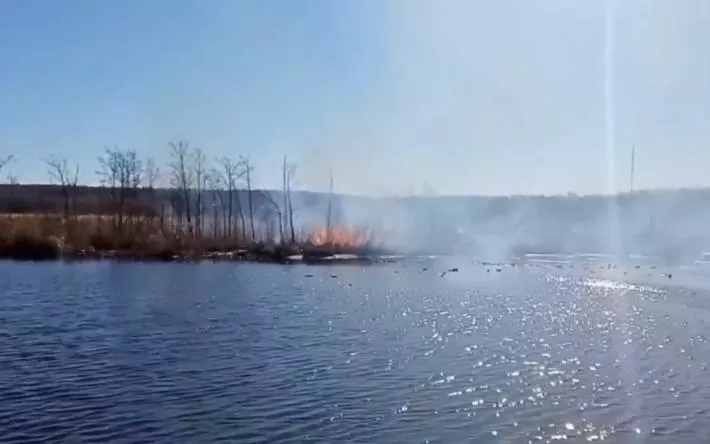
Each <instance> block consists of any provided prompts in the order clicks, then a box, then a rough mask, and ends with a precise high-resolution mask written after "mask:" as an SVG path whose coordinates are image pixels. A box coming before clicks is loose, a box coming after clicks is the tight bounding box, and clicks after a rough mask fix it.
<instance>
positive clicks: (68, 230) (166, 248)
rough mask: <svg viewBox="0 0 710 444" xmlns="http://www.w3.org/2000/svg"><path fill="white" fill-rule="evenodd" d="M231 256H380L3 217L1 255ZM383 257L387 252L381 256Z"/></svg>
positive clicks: (74, 220) (94, 222)
mask: <svg viewBox="0 0 710 444" xmlns="http://www.w3.org/2000/svg"><path fill="white" fill-rule="evenodd" d="M224 252H228V253H230V255H229V256H228V257H235V256H234V255H233V253H234V252H239V258H243V259H252V260H266V261H287V260H288V257H289V256H291V255H295V254H303V256H304V257H310V258H319V257H323V256H328V255H332V254H335V253H351V254H359V255H368V254H376V253H377V252H376V251H375V249H374V248H371V247H368V246H364V245H359V246H357V245H352V246H350V247H348V246H343V245H314V244H312V243H310V242H306V243H300V244H297V245H275V244H268V243H263V242H257V243H250V242H245V241H244V240H242V239H231V238H223V237H219V238H212V237H209V236H194V235H188V233H187V232H185V231H184V230H176V229H173V228H170V227H166V226H164V225H161V224H160V222H159V220H158V219H156V218H135V219H131V220H125V221H124V222H123V224H122V227H121V229H120V230H119V229H117V227H116V225H115V220H114V218H113V217H112V216H103V215H78V216H72V217H69V218H66V219H65V218H64V217H63V216H62V215H57V214H33V213H31V214H0V257H6V258H16V259H54V258H59V257H70V258H78V257H90V258H93V257H126V258H131V259H162V260H172V259H176V258H193V259H198V258H204V257H214V253H224ZM380 253H382V252H380Z"/></svg>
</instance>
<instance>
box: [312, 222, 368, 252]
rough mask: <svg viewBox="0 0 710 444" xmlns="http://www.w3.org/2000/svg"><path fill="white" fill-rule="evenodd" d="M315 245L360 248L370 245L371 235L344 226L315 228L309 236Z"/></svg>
mask: <svg viewBox="0 0 710 444" xmlns="http://www.w3.org/2000/svg"><path fill="white" fill-rule="evenodd" d="M309 238H310V240H311V242H312V243H313V244H314V245H338V246H348V247H358V246H362V245H365V244H366V243H368V241H369V239H370V233H369V231H368V230H362V229H357V228H348V227H343V226H335V227H331V228H330V230H327V229H326V228H325V227H316V228H314V229H313V230H312V231H311V233H310V236H309Z"/></svg>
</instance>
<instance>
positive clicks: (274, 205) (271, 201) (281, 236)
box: [261, 191, 284, 242]
mask: <svg viewBox="0 0 710 444" xmlns="http://www.w3.org/2000/svg"><path fill="white" fill-rule="evenodd" d="M261 194H262V197H263V199H264V200H265V201H266V203H267V204H268V205H269V206H270V207H271V208H272V209H273V211H274V212H275V213H276V215H277V216H278V221H279V240H280V241H281V242H283V240H284V225H283V212H282V211H281V208H279V204H278V203H276V201H275V200H274V197H273V196H272V195H271V193H269V192H268V191H263V192H262V193H261Z"/></svg>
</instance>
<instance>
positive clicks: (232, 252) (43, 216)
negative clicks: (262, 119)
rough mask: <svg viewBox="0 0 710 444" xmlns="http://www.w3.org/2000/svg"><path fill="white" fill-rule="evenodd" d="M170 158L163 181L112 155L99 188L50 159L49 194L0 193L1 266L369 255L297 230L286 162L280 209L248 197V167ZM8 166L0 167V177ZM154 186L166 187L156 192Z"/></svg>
mask: <svg viewBox="0 0 710 444" xmlns="http://www.w3.org/2000/svg"><path fill="white" fill-rule="evenodd" d="M169 148H170V156H171V160H170V163H169V164H168V165H167V167H168V168H167V172H166V174H161V171H160V169H159V168H158V166H157V165H156V164H155V162H154V161H153V160H152V159H145V160H141V159H140V158H139V156H138V154H137V152H136V151H135V150H130V149H120V148H118V147H114V148H107V149H105V150H104V152H103V154H102V155H101V156H100V157H99V158H98V161H99V166H100V168H99V171H97V173H96V175H97V177H98V179H99V181H100V184H101V186H100V187H89V186H82V185H80V184H79V183H78V182H79V165H70V163H69V161H68V160H67V159H66V158H63V157H56V156H53V157H50V158H48V159H45V160H44V162H45V164H46V165H47V168H48V170H47V172H48V174H49V177H50V178H51V179H52V181H53V182H54V183H55V184H54V185H32V186H23V185H19V184H17V183H16V181H13V182H12V183H11V184H10V185H0V257H10V258H17V259H52V258H58V257H64V258H102V257H117V258H132V259H162V260H174V259H198V258H232V259H254V260H279V261H286V260H288V258H289V257H290V256H294V255H303V257H304V259H308V258H311V259H315V258H322V257H324V256H328V255H333V254H334V253H350V254H360V255H362V254H363V253H373V252H374V251H375V249H374V248H373V245H372V243H371V242H370V241H368V242H363V239H361V238H360V237H355V236H351V237H348V235H344V233H350V232H349V231H347V230H346V231H343V230H340V231H337V230H336V231H334V236H331V235H330V234H329V233H330V230H331V229H330V228H327V229H326V233H324V232H323V229H319V230H317V231H316V232H310V230H308V229H307V227H301V228H300V229H299V228H297V227H296V226H295V224H294V212H295V210H294V206H293V201H292V197H291V187H292V181H293V177H294V175H295V170H296V167H295V165H294V164H290V163H288V162H286V159H285V158H284V162H283V171H282V176H283V203H282V205H280V204H279V203H277V202H276V200H275V199H274V198H273V197H272V196H271V194H270V192H266V191H261V190H254V189H253V187H252V180H253V176H252V175H253V171H254V166H253V165H252V164H251V163H250V161H249V159H248V158H244V157H240V158H239V160H233V159H230V158H228V157H222V158H219V159H216V160H215V162H214V164H212V163H211V162H209V161H208V159H207V157H206V156H205V154H204V153H203V152H202V150H200V149H198V148H191V147H190V146H189V145H188V144H187V143H186V142H176V143H171V144H170V145H169ZM11 160H13V157H12V156H9V157H7V158H5V159H3V160H2V161H0V170H2V168H3V167H5V166H6V165H7V164H8V163H9V162H10V161H11ZM161 177H162V178H163V179H165V183H167V184H169V186H168V187H165V186H164V187H161V188H159V187H158V186H157V185H158V183H159V181H160V179H161ZM240 185H241V186H243V187H245V188H246V189H244V188H242V189H240V188H239V187H240ZM329 211H330V209H329ZM328 217H330V215H329V216H328ZM328 226H330V221H328ZM368 239H369V238H368Z"/></svg>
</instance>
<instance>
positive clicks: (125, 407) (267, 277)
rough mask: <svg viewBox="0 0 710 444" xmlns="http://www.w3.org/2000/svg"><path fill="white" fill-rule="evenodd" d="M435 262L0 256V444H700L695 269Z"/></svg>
mask: <svg viewBox="0 0 710 444" xmlns="http://www.w3.org/2000/svg"><path fill="white" fill-rule="evenodd" d="M450 266H451V264H448V263H447V264H439V263H437V262H435V261H434V262H432V263H429V264H426V265H421V264H407V265H403V264H390V265H380V266H371V267H359V266H330V267H306V266H277V265H265V264H249V263H202V264H178V263H172V264H135V263H110V262H103V263H101V262H96V263H89V262H87V263H61V262H55V263H14V262H2V263H0V282H2V287H1V288H2V303H0V341H2V342H1V343H0V345H1V347H0V393H1V394H2V396H0V430H2V432H3V435H2V442H8V443H14V442H17V443H20V442H22V443H25V442H35V441H40V440H43V441H46V442H131V443H136V442H164V443H179V442H239V443H257V442H264V443H266V442H268V443H281V442H284V443H285V442H293V443H296V442H324V443H326V442H362V443H373V442H377V443H400V442H402V443H424V442H429V443H438V442H440V443H450V442H476V443H486V442H491V443H494V442H529V441H532V442H547V441H552V440H556V439H567V440H572V441H573V442H575V441H578V442H588V441H595V440H606V441H607V442H659V443H660V442H669V441H670V440H673V442H675V443H696V442H703V441H705V440H706V438H707V437H708V436H710V423H708V421H707V418H708V417H709V412H708V409H709V408H710V407H708V402H707V400H708V399H710V371H708V368H707V360H708V359H710V346H709V345H708V342H707V338H706V335H708V331H709V330H708V327H709V324H710V311H709V309H710V291H709V290H708V289H709V288H710V286H708V285H700V284H702V283H703V282H705V283H708V282H710V280H705V281H703V279H704V278H702V273H695V274H693V279H692V280H688V284H687V285H686V284H684V283H683V276H682V275H678V274H676V276H674V278H673V280H672V281H670V280H668V279H666V280H665V281H664V280H663V279H661V278H651V277H648V278H646V277H644V276H646V275H644V276H640V275H638V276H636V277H635V280H634V282H633V283H629V282H627V281H630V280H631V278H629V277H628V276H626V277H625V276H620V275H619V273H618V270H617V274H616V275H614V276H602V274H603V273H602V272H601V271H600V272H598V273H596V274H591V272H589V271H584V270H577V271H568V270H563V269H559V268H554V267H548V268H545V267H544V266H540V267H536V268H532V267H531V268H526V267H504V268H503V269H501V270H500V272H496V271H495V270H494V269H488V270H487V269H486V268H485V267H481V266H474V265H473V264H472V263H471V261H460V262H458V263H457V264H456V265H455V266H457V267H458V268H459V271H458V272H456V273H448V274H446V275H444V276H441V275H440V273H439V272H440V271H443V270H445V269H447V268H449V267H450ZM425 267H426V269H425ZM651 274H652V273H651V272H650V271H649V272H648V273H647V275H648V276H650V275H651ZM653 274H654V276H655V275H656V274H658V273H657V270H656V271H653ZM671 282H672V285H671Z"/></svg>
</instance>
